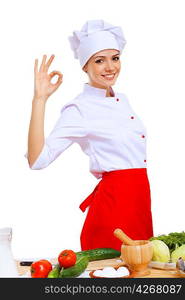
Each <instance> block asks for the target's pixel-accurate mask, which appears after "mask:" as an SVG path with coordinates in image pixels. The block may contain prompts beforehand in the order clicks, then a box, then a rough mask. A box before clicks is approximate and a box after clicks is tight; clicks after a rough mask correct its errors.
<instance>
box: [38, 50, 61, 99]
mask: <svg viewBox="0 0 185 300" xmlns="http://www.w3.org/2000/svg"><path fill="white" fill-rule="evenodd" d="M46 58H47V56H46V55H43V59H42V63H41V65H40V68H39V70H38V59H35V67H34V98H37V99H38V98H42V100H44V101H45V102H46V101H47V99H48V97H49V96H50V95H51V94H52V93H54V92H55V91H56V90H57V89H58V87H59V86H60V84H61V83H62V78H63V75H62V74H61V73H60V72H59V71H53V72H51V73H50V74H48V69H49V66H50V65H51V63H52V61H53V59H54V55H51V57H50V59H49V60H48V62H46ZM56 75H58V80H57V82H56V83H54V84H53V83H51V79H52V78H53V77H54V76H56Z"/></svg>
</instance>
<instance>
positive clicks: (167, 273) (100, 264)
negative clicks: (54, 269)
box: [16, 257, 180, 278]
mask: <svg viewBox="0 0 185 300" xmlns="http://www.w3.org/2000/svg"><path fill="white" fill-rule="evenodd" d="M51 262H52V263H53V264H55V263H56V262H57V261H56V259H51ZM16 263H17V268H18V272H19V274H20V275H24V274H26V273H27V272H29V271H30V267H25V266H24V267H22V266H20V264H19V261H16ZM122 265H124V262H123V261H121V260H120V258H119V257H118V258H111V259H105V260H98V261H91V262H89V264H88V266H87V269H86V270H87V271H93V270H98V269H102V268H104V267H119V266H122ZM149 270H150V274H149V275H146V276H142V277H140V278H179V277H180V276H179V275H178V273H177V270H176V269H175V270H165V269H163V270H160V269H156V268H155V269H154V268H151V267H150V268H149Z"/></svg>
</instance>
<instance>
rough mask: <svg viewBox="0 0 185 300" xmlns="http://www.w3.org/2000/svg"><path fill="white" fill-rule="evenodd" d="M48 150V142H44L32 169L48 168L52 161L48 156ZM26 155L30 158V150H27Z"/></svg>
mask: <svg viewBox="0 0 185 300" xmlns="http://www.w3.org/2000/svg"><path fill="white" fill-rule="evenodd" d="M48 152H49V151H48V147H47V145H46V144H44V146H43V148H42V151H41V152H40V154H39V156H38V157H37V159H36V161H35V162H34V164H33V165H32V166H31V167H30V169H31V170H40V169H44V168H46V167H47V166H48V165H49V163H50V161H49V160H48V156H49V153H48ZM24 156H25V157H26V158H28V152H26V153H25V155H24Z"/></svg>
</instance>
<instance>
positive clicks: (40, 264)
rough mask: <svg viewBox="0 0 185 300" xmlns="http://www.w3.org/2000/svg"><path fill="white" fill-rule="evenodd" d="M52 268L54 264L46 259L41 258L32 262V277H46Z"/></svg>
mask: <svg viewBox="0 0 185 300" xmlns="http://www.w3.org/2000/svg"><path fill="white" fill-rule="evenodd" d="M51 270H52V264H51V263H50V262H49V261H48V260H46V259H41V260H38V261H35V262H33V263H32V264H31V277H32V278H46V277H47V276H48V274H49V272H50V271H51Z"/></svg>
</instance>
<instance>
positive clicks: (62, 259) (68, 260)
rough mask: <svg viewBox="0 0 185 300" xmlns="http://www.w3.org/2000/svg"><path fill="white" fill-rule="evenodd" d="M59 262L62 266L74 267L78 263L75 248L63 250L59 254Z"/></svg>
mask: <svg viewBox="0 0 185 300" xmlns="http://www.w3.org/2000/svg"><path fill="white" fill-rule="evenodd" d="M58 262H59V264H60V266H61V268H62V267H64V268H69V267H72V266H74V265H75V263H76V253H75V252H74V251H73V250H63V251H62V252H61V253H60V254H59V256H58Z"/></svg>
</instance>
